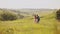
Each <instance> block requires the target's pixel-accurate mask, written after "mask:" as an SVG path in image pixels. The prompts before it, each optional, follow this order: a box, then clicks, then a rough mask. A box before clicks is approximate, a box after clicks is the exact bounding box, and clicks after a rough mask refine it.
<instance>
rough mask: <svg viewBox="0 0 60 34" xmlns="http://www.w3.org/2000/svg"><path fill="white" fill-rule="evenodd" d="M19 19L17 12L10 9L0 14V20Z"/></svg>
mask: <svg viewBox="0 0 60 34" xmlns="http://www.w3.org/2000/svg"><path fill="white" fill-rule="evenodd" d="M16 19H18V17H17V14H15V13H13V12H9V11H3V12H2V13H1V14H0V20H2V21H7V20H16Z"/></svg>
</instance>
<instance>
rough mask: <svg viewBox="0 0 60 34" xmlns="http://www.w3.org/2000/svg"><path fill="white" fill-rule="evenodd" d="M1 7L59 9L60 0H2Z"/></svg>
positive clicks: (0, 1)
mask: <svg viewBox="0 0 60 34" xmlns="http://www.w3.org/2000/svg"><path fill="white" fill-rule="evenodd" d="M0 8H8V9H22V8H37V9H40V8H48V9H59V8H60V0H0Z"/></svg>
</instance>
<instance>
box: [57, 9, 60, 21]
mask: <svg viewBox="0 0 60 34" xmlns="http://www.w3.org/2000/svg"><path fill="white" fill-rule="evenodd" d="M56 17H57V19H58V20H60V9H59V10H58V11H57V12H56Z"/></svg>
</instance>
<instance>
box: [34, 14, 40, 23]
mask: <svg viewBox="0 0 60 34" xmlns="http://www.w3.org/2000/svg"><path fill="white" fill-rule="evenodd" d="M34 19H35V22H36V23H39V21H40V17H39V16H38V15H34Z"/></svg>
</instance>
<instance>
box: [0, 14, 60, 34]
mask: <svg viewBox="0 0 60 34" xmlns="http://www.w3.org/2000/svg"><path fill="white" fill-rule="evenodd" d="M53 16H55V14H51V15H47V16H45V17H43V18H41V21H40V22H39V23H35V22H34V19H32V17H28V18H24V19H19V20H14V21H0V34H60V33H59V32H60V31H59V30H58V29H57V26H59V25H57V20H56V19H55V18H54V17H53Z"/></svg>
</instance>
